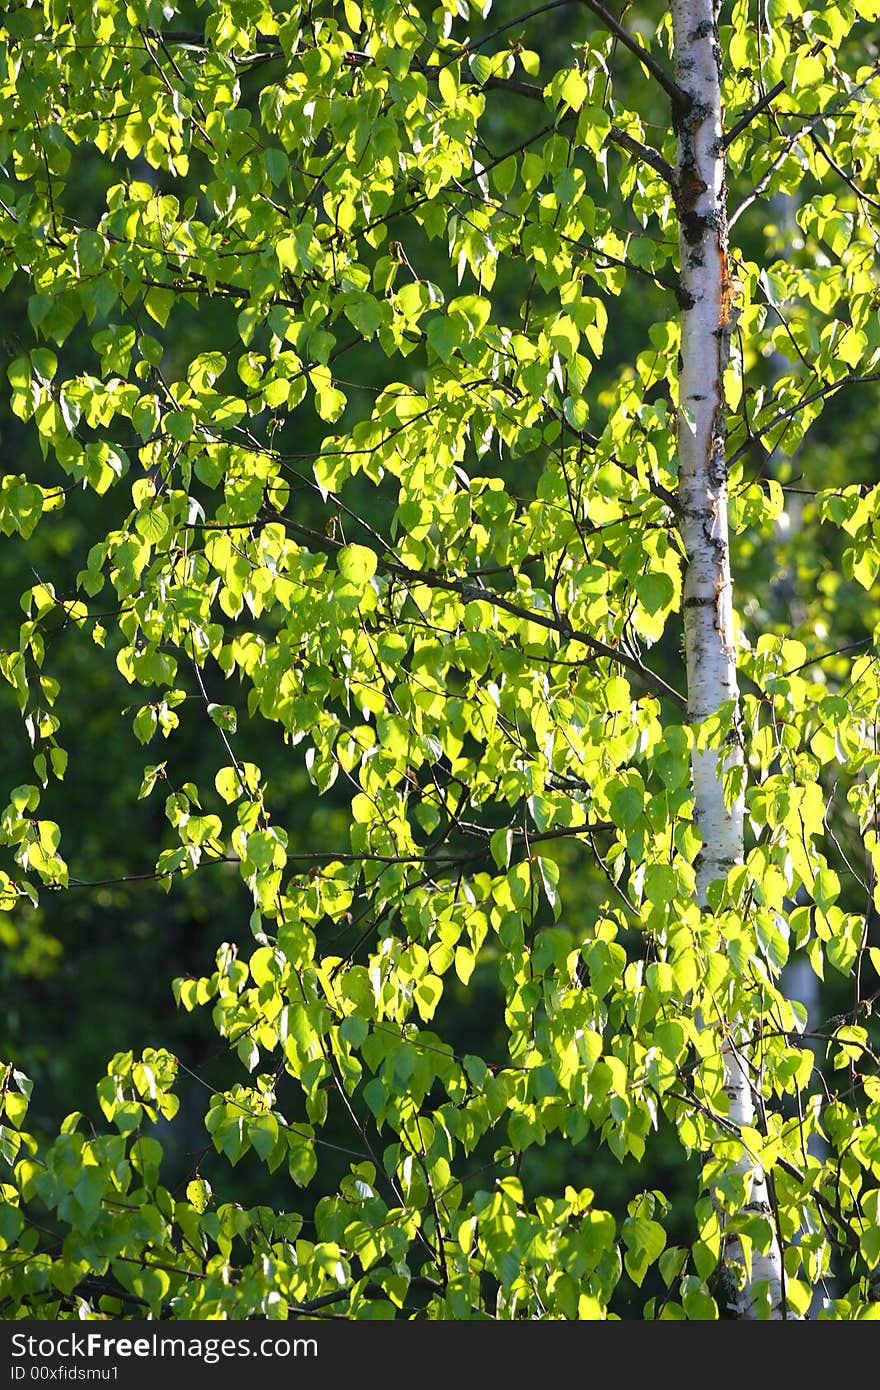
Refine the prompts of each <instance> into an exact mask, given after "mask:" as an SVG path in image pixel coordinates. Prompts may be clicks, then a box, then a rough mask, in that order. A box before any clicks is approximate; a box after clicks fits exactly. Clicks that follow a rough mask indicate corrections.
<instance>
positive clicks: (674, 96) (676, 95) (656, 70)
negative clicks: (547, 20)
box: [579, 0, 691, 111]
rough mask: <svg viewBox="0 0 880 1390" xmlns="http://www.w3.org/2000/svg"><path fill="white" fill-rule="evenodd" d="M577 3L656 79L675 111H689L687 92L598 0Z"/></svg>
mask: <svg viewBox="0 0 880 1390" xmlns="http://www.w3.org/2000/svg"><path fill="white" fill-rule="evenodd" d="M579 3H580V4H581V5H585V6H586V8H587V9H588V10H590V11H591V12H592V13H593V14H594V15H595V16H596V18H597V19H598V20H599V21H600V23H602V24H604V26H605V28H606V29H607V30H608V31H609V33H611V34H613V35H614V37H615V38H616V39H619V40H620V42H621V43H622V44H623V46H624V48H628V49H629V51H630V53H634V54H635V56H636V57H637V58H638V60H639V62H640V63H641V64H642V66H643V67H645V68H647V70H648V72H649V73H650V74H651V76H652V77H654V78H656V80H657V81H658V82H659V83H660V86H661V87H662V88H663V90H664V91H665V92H666V93H667V94H668V96H669V97H670V98H671V100H672V105H673V106H674V107H675V109H676V110H677V111H687V110H689V108H690V104H691V99H690V97H689V96H688V94H687V92H685V91H684V89H683V88H682V87H679V85H678V83H677V82H675V81H674V80H673V79H672V78H671V77H670V76H669V73H668V72H667V71H666V69H665V68H664V67H661V65H660V63H658V62H657V59H656V58H654V57H652V56H651V54H650V53H649V52H648V50H647V48H645V47H644V46H643V45H642V44H640V43H639V41H638V39H634V38H633V36H632V35H631V34H628V33H627V31H626V30H625V29H624V28H623V27H622V26H621V25H620V24H618V22H617V20H616V19H615V18H614V16H613V15H612V14H609V12H608V11H607V10H606V8H605V6H604V5H601V4H599V0H579Z"/></svg>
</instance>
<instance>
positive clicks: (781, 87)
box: [721, 81, 785, 150]
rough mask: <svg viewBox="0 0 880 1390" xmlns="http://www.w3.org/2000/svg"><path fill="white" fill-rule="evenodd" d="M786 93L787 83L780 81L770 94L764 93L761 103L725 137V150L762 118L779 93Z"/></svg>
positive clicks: (722, 142)
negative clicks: (757, 117) (756, 120)
mask: <svg viewBox="0 0 880 1390" xmlns="http://www.w3.org/2000/svg"><path fill="white" fill-rule="evenodd" d="M784 91H785V83H784V82H782V81H779V82H777V83H776V86H775V87H771V88H770V90H769V92H765V93H764V95H763V96H762V97H761V99H760V101H756V102H755V104H754V106H752V107H750V108H749V110H748V111H744V112H743V114H742V115H741V116H740V118H739V120H738V121H737V122H736V124H735V125H732V126H731V127H730V130H729V131H728V132H727V134H726V135H725V136H724V137H723V139H722V141H721V144H722V146H723V148H724V149H725V150H726V149H727V146H728V145H729V144H730V143H731V141H732V140H735V139H736V137H737V136H738V135H741V134H742V132H743V131H744V130H745V128H746V126H748V125H751V123H752V121H753V120H754V119H755V117H756V116H760V114H761V112H762V111H764V110H765V109H766V108H767V107H768V106H769V105H770V103H771V101H774V100H775V99H776V97H778V96H779V93H780V92H784Z"/></svg>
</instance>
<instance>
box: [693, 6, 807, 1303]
mask: <svg viewBox="0 0 880 1390" xmlns="http://www.w3.org/2000/svg"><path fill="white" fill-rule="evenodd" d="M672 22H673V36H674V45H675V63H676V81H677V83H678V86H679V87H680V89H681V90H682V91H683V92H684V93H685V94H686V96H687V98H688V99H689V100H688V105H687V108H686V110H679V112H678V113H677V125H678V151H677V167H676V199H677V208H678V219H679V250H680V258H681V304H682V315H681V371H680V381H679V406H678V424H677V432H678V457H679V498H678V500H679V505H680V512H681V517H680V523H681V528H682V537H683V541H684V546H685V551H686V555H687V571H686V577H685V586H684V642H685V652H686V659H687V683H688V718H689V721H690V722H691V723H692V724H694V725H698V724H700V723H701V722H702V721H703V720H705V719H707V718H709V717H710V716H711V715H713V714H715V713H717V711H718V710H719V708H720V707H721V706H723V705H725V704H726V703H729V704H730V706H731V708H732V711H733V719H732V723H731V734H730V741H729V747H728V751H727V753H726V754H725V757H724V765H723V769H722V768H721V767H719V756H718V752H717V750H716V749H714V748H712V749H707V750H703V751H700V750H698V749H695V750H694V752H693V755H692V776H693V784H694V802H695V806H694V815H695V820H696V823H697V827H698V829H699V832H700V835H701V838H702V849H701V851H700V854H699V857H698V860H697V865H696V868H697V893H698V897H699V901H700V904H701V906H705V905H706V902H707V888H708V886H709V884H710V883H711V882H712V881H713V880H715V879H720V878H724V877H725V876H726V874H727V872H728V870H729V869H730V868H731V867H732V866H733V865H734V864H736V863H737V862H739V861H740V860H741V859H742V854H743V794H742V783H743V778H742V775H740V777H739V779H738V781H737V780H736V778H735V773H736V770H737V769H742V768H743V749H742V742H741V737H740V734H739V726H738V720H737V713H736V711H737V701H738V689H737V673H736V651H735V644H734V632H733V604H732V587H731V570H730V551H729V544H728V526H727V463H726V457H725V409H726V407H725V399H724V369H725V366H726V363H727V357H728V353H729V347H730V334H731V330H732V322H731V310H732V304H731V300H732V297H733V296H732V285H731V277H730V273H729V269H728V259H727V210H726V190H725V177H724V147H723V143H722V141H723V127H722V110H721V88H720V75H719V57H720V53H719V45H718V4H717V3H715V0H673V4H672ZM731 772H733V773H734V785H735V786H736V788H737V790H736V793H735V795H734V796H733V798H732V800H731V799H730V798H728V799H727V800H726V799H725V792H724V777H723V773H728V774H729V773H731ZM716 1022H717V1023H721V1020H716ZM724 1026H725V1027H726V1029H727V1036H726V1041H725V1044H724V1061H725V1089H726V1091H727V1094H728V1097H729V1100H730V1110H729V1117H728V1118H729V1120H730V1122H731V1124H732V1125H734V1126H735V1127H736V1128H741V1127H743V1126H750V1125H752V1124H753V1123H754V1105H753V1099H752V1092H751V1087H750V1083H749V1078H748V1074H747V1070H746V1065H745V1060H744V1055H743V1051H742V1050H741V1048H742V1044H743V1042H744V1041H745V1040H744V1039H743V1038H741V1037H740V1036H738V1030H737V1025H736V1021H735V1020H734V1021H732V1022H731V1021H728V1022H727V1024H726V1025H724ZM739 1032H741V1030H739ZM738 1170H739V1171H740V1172H741V1173H743V1175H745V1176H746V1178H747V1180H750V1181H749V1182H748V1187H749V1191H750V1196H749V1198H748V1207H749V1210H752V1211H761V1212H766V1213H767V1214H768V1216H771V1218H772V1214H771V1211H770V1203H769V1200H768V1191H767V1183H766V1179H765V1176H764V1173H763V1172H762V1171H761V1169H760V1168H759V1167H758V1166H757V1165H756V1164H755V1163H753V1162H752V1161H751V1160H750V1159H749V1157H748V1155H744V1156H743V1158H742V1159H741V1160H740V1163H739V1165H738ZM723 1260H724V1263H725V1265H726V1266H727V1272H728V1274H729V1278H728V1279H726V1280H725V1283H726V1285H727V1287H728V1288H729V1290H730V1293H729V1299H728V1301H729V1303H730V1305H731V1307H730V1309H729V1311H731V1312H732V1313H733V1315H734V1316H735V1317H739V1318H757V1317H759V1316H764V1315H766V1308H767V1303H766V1291H769V1306H770V1316H771V1317H773V1318H782V1317H785V1316H786V1314H785V1311H784V1282H783V1274H782V1261H781V1257H780V1252H779V1249H778V1247H777V1246H776V1243H775V1241H774V1243H773V1244H772V1245H771V1247H770V1249H769V1250H768V1251H767V1252H766V1253H764V1254H759V1253H755V1254H754V1255H753V1256H752V1258H751V1260H750V1261H748V1262H747V1261H746V1260H745V1258H744V1253H743V1249H742V1246H741V1245H740V1243H739V1241H738V1240H735V1239H730V1238H729V1239H728V1240H727V1242H726V1244H725V1248H724V1251H723ZM759 1286H760V1287H759ZM762 1309H763V1310H764V1311H763V1312H762V1311H761V1310H762Z"/></svg>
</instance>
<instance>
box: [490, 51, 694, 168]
mask: <svg viewBox="0 0 880 1390" xmlns="http://www.w3.org/2000/svg"><path fill="white" fill-rule="evenodd" d="M481 86H483V87H489V88H495V89H496V90H499V91H504V92H510V93H512V94H513V95H514V96H520V97H528V99H529V100H530V101H543V100H544V88H543V87H539V86H537V84H536V83H534V82H520V81H519V80H518V79H516V78H512V77H487V78H486V80H485V82H483V83H481ZM608 139H609V140H610V141H611V143H612V145H619V146H620V147H621V149H624V150H626V152H627V154H632V155H635V157H636V158H637V159H640V160H641V161H642V163H643V164H648V165H650V167H651V168H652V169H653V170H654V172H655V173H656V174H659V175H660V177H661V179H663V181H664V183H668V184H669V187H670V188H672V186H673V179H674V177H675V174H674V171H673V169H672V165H671V164H667V163H666V160H665V159H664V158H663V156H662V155H661V154H660V153H659V152H658V151H657V150H653V149H651V147H650V145H643V144H642V142H641V140H637V139H636V138H635V136H634V135H630V134H629V132H628V131H626V130H621V128H620V126H616V125H613V126H612V127H611V129H610V130H609V132H608Z"/></svg>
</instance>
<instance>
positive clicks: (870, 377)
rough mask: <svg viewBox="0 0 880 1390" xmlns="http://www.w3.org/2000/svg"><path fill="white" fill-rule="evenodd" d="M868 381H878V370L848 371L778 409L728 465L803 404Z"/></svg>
mask: <svg viewBox="0 0 880 1390" xmlns="http://www.w3.org/2000/svg"><path fill="white" fill-rule="evenodd" d="M868 381H880V372H866V373H865V375H864V376H855V375H853V374H852V373H850V374H849V375H848V376H844V377H841V379H840V381H832V382H829V384H828V385H827V386H823V387H822V389H821V390H819V391H813V392H812V393H811V394H810V395H809V396H802V397H801V399H800V400H799V401H798V403H797V405H792V406H789V408H788V409H787V410H780V412H779V414H778V415H776V416H774V418H773V419H772V420H771V421H770V422H769V424H766V425H764V426H763V427H762V428H761V429H759V430H755V431H754V432H753V433H752V434H751V435H750V436H749V438H748V439H747V440H746V442H745V444H741V445H740V447H739V448H738V449H737V451H736V453H735V454H734V455H733V457H732V458H731V459H730V461H729V465H728V466H732V465H733V464H734V463H736V462H737V460H739V459H741V458H742V456H743V454H747V453H748V452H749V450H750V449H751V448H752V446H753V445H754V444H757V443H758V442H759V441H760V440H761V439H763V438H764V435H765V434H769V433H770V431H771V430H774V429H775V428H776V426H777V425H781V424H782V423H783V421H784V420H790V419H791V418H792V416H793V415H797V413H798V411H799V410H803V408H804V406H805V405H812V403H813V401H818V400H821V399H822V397H823V396H830V395H832V393H833V392H835V391H839V390H840V389H841V387H842V386H861V385H863V384H864V383H865V382H868Z"/></svg>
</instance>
